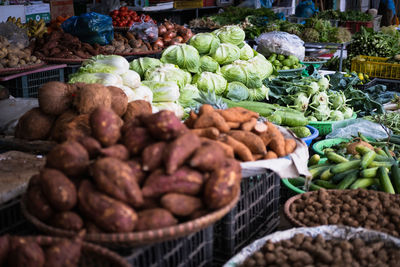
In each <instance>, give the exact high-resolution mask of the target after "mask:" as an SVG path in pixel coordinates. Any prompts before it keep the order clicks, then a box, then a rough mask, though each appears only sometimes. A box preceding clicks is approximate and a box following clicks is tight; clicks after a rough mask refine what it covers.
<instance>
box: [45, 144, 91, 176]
mask: <svg viewBox="0 0 400 267" xmlns="http://www.w3.org/2000/svg"><path fill="white" fill-rule="evenodd" d="M46 165H47V166H48V167H50V168H54V169H58V170H60V171H62V172H64V173H65V174H66V175H71V176H78V175H81V174H83V173H85V171H86V170H87V167H88V166H89V154H88V152H87V151H86V149H85V148H84V147H83V146H82V145H81V144H80V143H78V142H77V141H66V142H64V143H62V144H59V145H56V146H55V147H54V148H53V149H52V150H51V151H50V152H49V153H48V154H47V161H46Z"/></svg>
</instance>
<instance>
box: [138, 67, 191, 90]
mask: <svg viewBox="0 0 400 267" xmlns="http://www.w3.org/2000/svg"><path fill="white" fill-rule="evenodd" d="M144 77H145V80H146V81H157V82H175V83H176V84H177V85H178V86H179V88H183V87H184V86H185V85H186V84H188V83H190V82H191V81H192V75H191V74H190V73H189V72H187V71H185V70H181V69H180V68H178V67H176V66H175V65H173V64H163V65H161V66H157V67H154V68H151V69H149V70H147V71H146V74H145V75H144Z"/></svg>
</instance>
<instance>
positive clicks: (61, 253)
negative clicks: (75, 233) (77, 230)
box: [44, 238, 82, 267]
mask: <svg viewBox="0 0 400 267" xmlns="http://www.w3.org/2000/svg"><path fill="white" fill-rule="evenodd" d="M81 248H82V239H80V238H75V239H73V240H62V241H61V242H58V243H57V244H55V245H52V246H50V247H48V248H46V250H45V255H46V263H45V264H44V267H55V266H60V267H69V266H71V267H73V266H78V263H79V259H80V257H81Z"/></svg>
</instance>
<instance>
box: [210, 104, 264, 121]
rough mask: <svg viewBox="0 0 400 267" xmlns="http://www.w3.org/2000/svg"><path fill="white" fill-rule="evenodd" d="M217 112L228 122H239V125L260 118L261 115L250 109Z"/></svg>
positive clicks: (238, 108)
mask: <svg viewBox="0 0 400 267" xmlns="http://www.w3.org/2000/svg"><path fill="white" fill-rule="evenodd" d="M217 112H218V113H219V114H220V115H221V116H222V117H223V118H224V119H225V120H226V121H230V122H239V123H244V122H247V121H249V120H251V118H256V119H257V118H258V117H259V115H258V113H256V112H254V111H250V110H248V109H245V108H242V107H233V108H228V109H225V110H223V109H218V110H217Z"/></svg>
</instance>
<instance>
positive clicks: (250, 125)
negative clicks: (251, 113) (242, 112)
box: [240, 118, 257, 132]
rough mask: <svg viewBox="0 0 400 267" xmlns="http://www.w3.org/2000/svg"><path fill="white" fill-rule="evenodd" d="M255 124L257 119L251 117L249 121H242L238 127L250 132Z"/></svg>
mask: <svg viewBox="0 0 400 267" xmlns="http://www.w3.org/2000/svg"><path fill="white" fill-rule="evenodd" d="M256 125H257V119H256V118H251V119H250V120H249V121H246V122H243V123H242V125H240V129H242V131H247V132H250V131H252V130H253V129H254V127H255V126H256Z"/></svg>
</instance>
